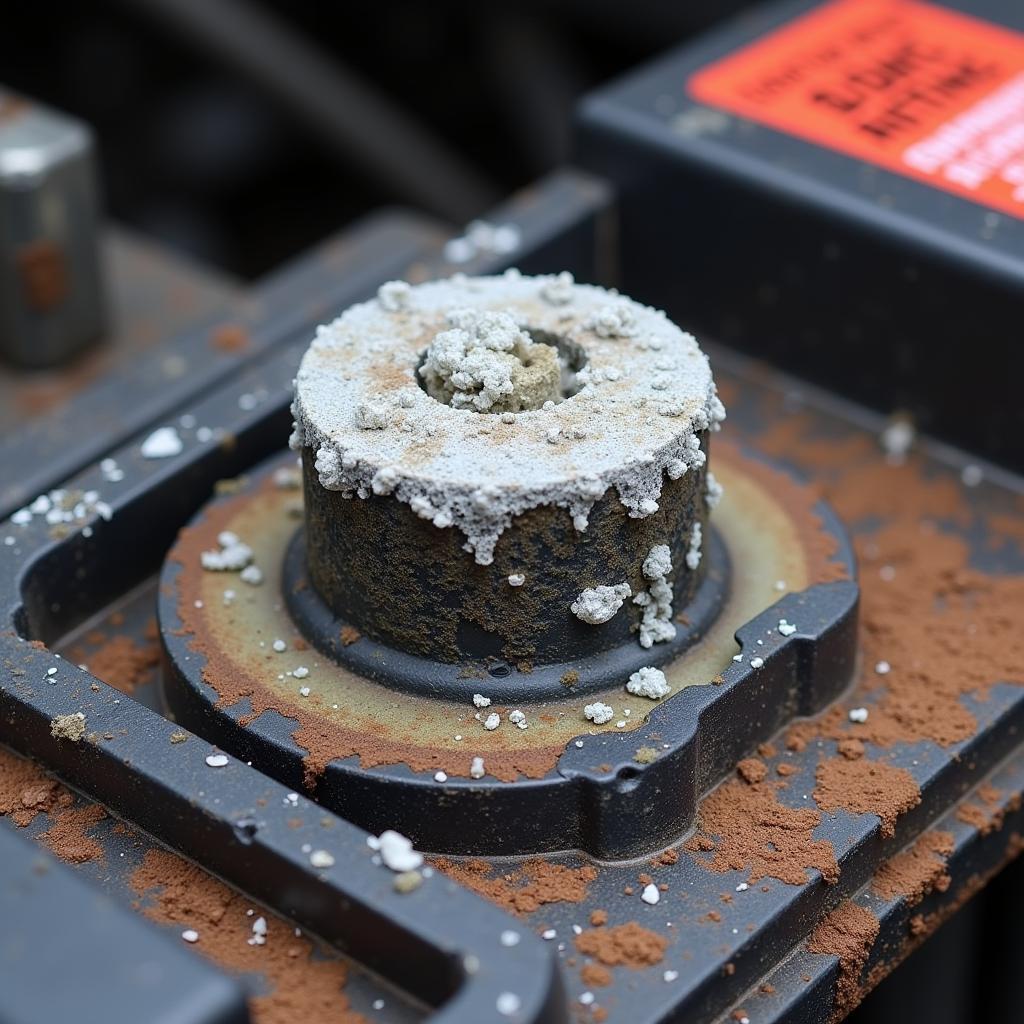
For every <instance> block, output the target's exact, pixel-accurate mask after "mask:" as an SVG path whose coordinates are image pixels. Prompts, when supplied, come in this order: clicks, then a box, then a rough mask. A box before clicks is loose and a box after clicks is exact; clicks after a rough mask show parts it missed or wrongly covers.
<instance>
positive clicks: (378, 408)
mask: <svg viewBox="0 0 1024 1024" xmlns="http://www.w3.org/2000/svg"><path fill="white" fill-rule="evenodd" d="M387 425H388V409H387V406H386V405H383V404H382V403H380V402H360V403H359V404H358V405H357V406H356V426H357V427H359V428H361V429H362V430H383V429H384V428H385V427H386V426H387Z"/></svg>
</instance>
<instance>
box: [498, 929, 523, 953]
mask: <svg viewBox="0 0 1024 1024" xmlns="http://www.w3.org/2000/svg"><path fill="white" fill-rule="evenodd" d="M521 938H522V936H521V935H520V934H519V932H514V931H512V929H511V928H509V929H507V930H506V931H503V932H502V933H501V944H502V945H503V946H508V947H510V948H511V947H512V946H518V945H519V941H520V939H521Z"/></svg>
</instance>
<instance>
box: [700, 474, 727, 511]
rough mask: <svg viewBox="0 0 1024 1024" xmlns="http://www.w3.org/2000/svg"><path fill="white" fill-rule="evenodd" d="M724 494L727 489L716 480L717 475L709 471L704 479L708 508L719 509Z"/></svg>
mask: <svg viewBox="0 0 1024 1024" xmlns="http://www.w3.org/2000/svg"><path fill="white" fill-rule="evenodd" d="M724 493H725V488H724V487H723V486H722V485H721V484H720V483H719V482H718V480H717V479H715V474H714V473H712V472H711V470H710V469H709V470H708V472H707V476H706V477H705V478H704V500H705V501H706V502H707V505H708V508H718V503H719V502H720V501H721V500H722V495H723V494H724Z"/></svg>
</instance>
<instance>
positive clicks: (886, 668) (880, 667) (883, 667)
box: [875, 661, 892, 676]
mask: <svg viewBox="0 0 1024 1024" xmlns="http://www.w3.org/2000/svg"><path fill="white" fill-rule="evenodd" d="M875 671H876V672H877V673H878V674H879V675H880V676H887V675H888V674H889V673H890V672H891V671H892V665H890V664H889V662H887V661H879V662H877V663H876V664H875Z"/></svg>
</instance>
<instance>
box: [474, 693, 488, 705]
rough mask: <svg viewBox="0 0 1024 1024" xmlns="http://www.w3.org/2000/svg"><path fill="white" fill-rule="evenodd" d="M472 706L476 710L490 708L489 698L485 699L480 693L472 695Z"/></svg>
mask: <svg viewBox="0 0 1024 1024" xmlns="http://www.w3.org/2000/svg"><path fill="white" fill-rule="evenodd" d="M473 706H474V707H477V708H489V707H490V706H491V698H490V697H485V696H484V695H483V694H482V693H474V694H473Z"/></svg>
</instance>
